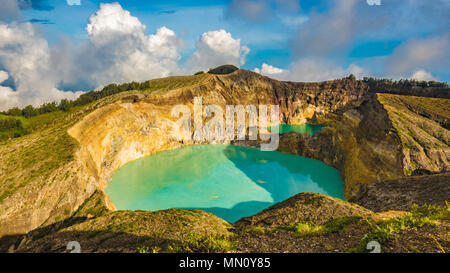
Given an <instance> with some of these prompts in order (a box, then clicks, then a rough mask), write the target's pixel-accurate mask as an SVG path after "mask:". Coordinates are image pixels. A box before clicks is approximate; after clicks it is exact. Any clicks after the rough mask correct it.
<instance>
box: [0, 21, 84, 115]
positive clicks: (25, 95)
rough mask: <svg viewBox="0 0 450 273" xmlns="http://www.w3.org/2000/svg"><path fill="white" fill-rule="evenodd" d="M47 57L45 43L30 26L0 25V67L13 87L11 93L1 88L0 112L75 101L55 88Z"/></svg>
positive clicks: (55, 81)
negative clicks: (17, 107)
mask: <svg viewBox="0 0 450 273" xmlns="http://www.w3.org/2000/svg"><path fill="white" fill-rule="evenodd" d="M50 54H51V51H50V49H49V47H48V44H47V41H46V40H45V39H43V38H42V37H41V36H40V35H39V33H37V32H36V30H35V29H34V27H33V25H32V24H30V23H23V24H16V23H12V24H0V64H1V65H2V67H3V68H4V69H5V70H6V71H7V72H8V74H9V76H10V77H12V78H13V80H14V85H15V90H12V89H11V88H9V87H1V89H0V92H1V94H0V109H2V110H5V109H7V108H9V107H12V106H16V105H18V106H25V105H27V104H33V105H38V104H42V103H43V102H46V101H52V100H60V99H63V98H75V97H77V95H78V94H76V93H74V92H63V91H61V90H59V89H57V88H56V85H57V79H56V77H55V76H56V75H57V71H53V70H52V66H51V56H50Z"/></svg>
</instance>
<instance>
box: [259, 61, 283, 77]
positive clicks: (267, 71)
mask: <svg viewBox="0 0 450 273" xmlns="http://www.w3.org/2000/svg"><path fill="white" fill-rule="evenodd" d="M254 71H255V72H256V73H260V74H263V75H267V76H271V75H274V74H281V73H283V72H284V70H283V69H281V68H278V67H275V66H272V65H270V64H266V63H263V64H262V66H261V69H259V68H255V69H254Z"/></svg>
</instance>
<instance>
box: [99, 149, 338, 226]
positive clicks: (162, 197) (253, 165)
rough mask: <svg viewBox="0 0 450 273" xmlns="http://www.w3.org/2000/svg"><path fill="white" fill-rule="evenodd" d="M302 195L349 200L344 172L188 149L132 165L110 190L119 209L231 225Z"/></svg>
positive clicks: (281, 156)
mask: <svg viewBox="0 0 450 273" xmlns="http://www.w3.org/2000/svg"><path fill="white" fill-rule="evenodd" d="M299 192H319V193H323V194H326V195H330V196H333V197H337V198H341V199H343V198H344V196H343V184H342V180H341V177H340V174H339V171H338V170H336V169H334V168H332V167H330V166H327V165H326V164H324V163H323V162H320V161H317V160H313V159H309V158H305V157H301V156H296V155H291V154H286V153H280V152H275V151H273V152H262V151H260V150H259V149H254V148H245V147H238V146H233V145H225V144H217V145H195V146H187V147H183V148H178V149H175V150H170V151H164V152H161V153H158V154H155V155H151V156H148V157H145V158H142V159H139V160H136V161H133V162H130V163H128V164H126V165H125V166H123V167H122V168H120V169H118V170H117V171H116V173H115V174H114V176H113V179H112V181H111V182H110V183H109V184H108V186H107V188H106V193H107V194H108V196H109V197H110V198H111V200H112V202H113V204H114V206H115V207H116V208H117V209H118V210H151V211H153V210H161V209H168V208H183V209H202V210H205V211H208V212H211V213H213V214H215V215H217V216H218V217H221V218H223V219H225V220H227V221H229V222H234V221H236V220H239V219H240V218H242V217H245V216H250V215H253V214H255V213H257V212H259V211H261V210H262V209H264V208H267V207H269V206H271V205H273V204H274V203H276V202H280V201H283V200H285V199H287V198H289V197H291V196H293V195H295V194H297V193H299Z"/></svg>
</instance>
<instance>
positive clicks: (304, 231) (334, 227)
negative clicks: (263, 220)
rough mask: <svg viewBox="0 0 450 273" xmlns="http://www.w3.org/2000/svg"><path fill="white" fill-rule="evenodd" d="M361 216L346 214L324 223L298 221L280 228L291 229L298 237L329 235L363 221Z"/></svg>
mask: <svg viewBox="0 0 450 273" xmlns="http://www.w3.org/2000/svg"><path fill="white" fill-rule="evenodd" d="M361 219H362V217H361V216H346V217H340V218H336V219H333V220H331V221H329V222H327V223H325V224H323V225H314V224H309V223H297V224H295V225H282V226H279V227H278V229H282V230H289V231H293V232H295V234H296V236H298V237H301V238H302V237H307V236H318V235H327V234H330V233H336V232H340V231H342V230H344V229H345V227H346V226H347V225H350V224H356V223H359V222H360V221H361Z"/></svg>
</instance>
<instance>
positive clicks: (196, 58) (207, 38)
mask: <svg viewBox="0 0 450 273" xmlns="http://www.w3.org/2000/svg"><path fill="white" fill-rule="evenodd" d="M196 47H197V51H196V52H195V53H194V54H193V56H192V57H191V58H190V59H189V60H188V67H189V68H190V69H191V70H207V69H209V68H213V67H216V66H219V65H223V64H233V65H235V66H241V65H243V64H244V63H245V57H246V56H247V54H248V53H249V52H250V49H249V48H248V47H246V46H241V39H234V38H233V37H232V36H231V33H229V32H226V31H225V30H223V29H221V30H214V31H208V32H205V33H203V34H202V35H201V36H200V37H199V39H198V40H197V44H196Z"/></svg>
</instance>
